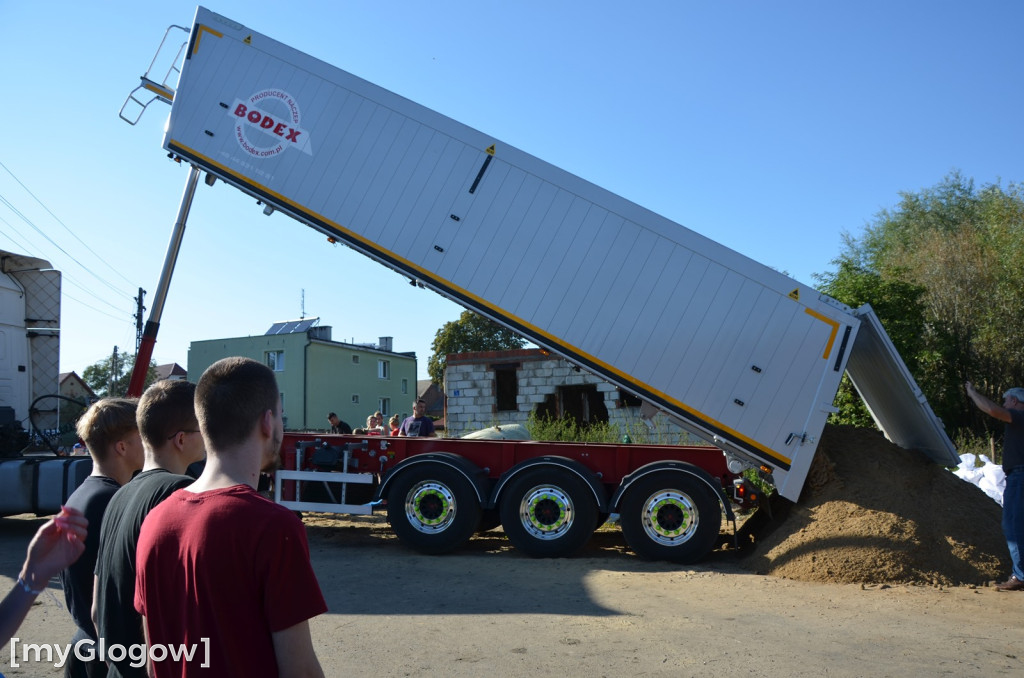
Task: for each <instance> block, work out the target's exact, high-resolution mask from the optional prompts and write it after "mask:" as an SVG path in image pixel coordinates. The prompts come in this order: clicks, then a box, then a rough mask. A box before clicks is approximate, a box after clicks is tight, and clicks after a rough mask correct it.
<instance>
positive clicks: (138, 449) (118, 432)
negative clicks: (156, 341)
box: [60, 398, 142, 678]
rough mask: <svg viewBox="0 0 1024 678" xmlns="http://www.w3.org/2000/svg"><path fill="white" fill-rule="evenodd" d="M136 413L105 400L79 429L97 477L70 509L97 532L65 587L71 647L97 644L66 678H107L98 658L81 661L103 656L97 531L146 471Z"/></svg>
mask: <svg viewBox="0 0 1024 678" xmlns="http://www.w3.org/2000/svg"><path fill="white" fill-rule="evenodd" d="M135 408H136V402H135V401H134V400H128V399H125V398H104V399H102V400H99V401H97V402H95V403H93V405H92V406H91V407H90V408H89V409H88V410H86V412H85V414H83V415H82V417H81V419H79V420H78V424H77V433H78V437H79V438H81V439H82V440H83V441H85V447H86V449H88V450H89V455H90V456H91V457H92V464H93V466H92V474H91V475H90V476H89V477H88V478H86V479H85V481H84V482H83V483H82V484H81V485H79V487H78V489H76V490H75V491H74V492H73V493H72V494H71V496H70V497H68V500H67V506H70V507H71V508H74V509H78V510H79V511H81V512H82V514H83V515H84V516H85V517H86V519H87V520H88V521H89V525H90V526H93V527H91V528H90V529H89V531H88V534H87V536H86V538H85V551H84V552H83V553H82V557H81V558H79V559H78V560H77V561H75V562H74V563H73V564H72V565H70V566H69V567H68V568H67V569H65V570H63V571H61V573H60V583H61V586H63V587H64V599H65V601H66V603H67V606H68V612H70V613H71V617H72V619H74V620H75V626H77V627H78V629H77V631H76V632H75V635H74V637H73V638H72V640H71V642H72V643H73V644H78V643H80V642H82V641H91V644H90V643H86V644H84V645H83V646H81V648H80V649H79V651H78V652H74V651H72V652H71V653H70V654H69V655H68V659H67V662H66V663H65V664H64V675H65V676H67V677H70V678H78V677H80V676H87V677H89V678H92V677H94V676H100V677H102V676H105V675H107V666H106V664H105V663H103V662H101V661H99V659H98V658H95V659H93V660H92V661H89V662H86V661H83V660H81V659H79V658H78V655H81V656H89V655H90V654H92V655H93V656H94V657H95V656H96V655H97V654H98V652H99V647H98V642H97V635H96V628H95V626H94V625H93V622H92V614H91V607H92V588H93V569H94V568H95V566H96V554H97V551H98V550H99V542H100V533H99V530H97V529H96V528H95V526H96V525H100V524H101V523H102V522H103V513H104V512H105V511H106V508H107V504H108V503H109V502H110V498H111V497H113V496H114V493H115V492H117V490H118V488H119V487H121V485H123V484H125V483H127V482H128V481H129V480H131V477H132V474H134V473H135V472H136V471H138V470H139V469H140V468H142V439H141V438H140V436H139V429H138V426H137V425H136V424H135Z"/></svg>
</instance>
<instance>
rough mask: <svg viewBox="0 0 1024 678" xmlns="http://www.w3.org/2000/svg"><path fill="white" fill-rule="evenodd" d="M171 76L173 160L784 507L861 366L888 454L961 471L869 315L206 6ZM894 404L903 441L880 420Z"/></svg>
mask: <svg viewBox="0 0 1024 678" xmlns="http://www.w3.org/2000/svg"><path fill="white" fill-rule="evenodd" d="M177 73H178V68H177V67H176V66H175V67H174V68H172V69H170V70H169V71H168V77H166V78H165V79H164V81H163V82H154V81H152V80H149V79H148V78H144V80H143V84H142V85H141V86H140V88H144V89H146V90H149V91H152V92H154V93H155V95H156V97H155V98H157V99H161V100H164V101H172V102H173V103H172V108H171V114H170V119H169V121H168V124H167V127H166V135H165V137H164V144H163V145H164V148H165V149H166V150H168V151H169V152H170V153H171V154H172V155H173V156H176V157H177V158H180V159H183V160H185V161H187V162H188V163H190V164H192V165H193V166H195V167H198V168H200V169H202V170H204V171H206V172H207V173H208V174H210V175H214V176H216V177H218V178H220V179H222V180H223V181H225V182H227V183H229V184H232V185H234V186H236V187H237V188H239V189H241V190H242V191H244V192H246V193H249V194H251V195H252V196H254V197H256V198H258V199H259V200H260V201H262V202H263V203H265V204H266V208H265V211H266V212H267V213H268V214H269V213H271V212H272V211H274V210H276V211H281V212H284V213H286V214H288V215H289V216H291V217H293V218H295V219H297V220H299V221H300V222H303V223H305V224H307V225H309V226H311V227H313V228H314V229H317V230H319V231H321V232H323V233H325V234H327V235H329V236H330V237H332V238H335V239H338V240H341V241H343V242H345V243H346V244H348V245H350V246H351V247H352V248H354V249H356V250H358V251H360V252H362V253H363V254H365V255H367V256H369V257H371V258H373V259H375V260H377V261H379V262H380V263H382V264H384V265H385V266H388V267H390V268H392V269H394V270H396V271H399V272H401V273H403V274H405V275H407V276H409V277H410V278H411V279H413V280H414V281H416V282H418V283H420V284H422V285H423V286H425V287H429V288H430V289H433V290H435V291H437V292H438V293H440V294H442V295H444V296H446V297H449V298H451V299H453V300H455V301H457V302H458V303H460V304H462V305H464V306H466V307H468V308H471V309H473V310H475V311H477V312H479V313H481V314H483V315H485V316H487V317H489V318H491V319H493V320H495V321H497V322H499V323H501V324H503V325H505V326H508V327H510V328H512V329H514V330H515V331H517V332H519V333H520V334H522V335H523V336H524V337H527V338H528V339H529V340H531V341H533V342H535V343H536V344H538V345H539V346H542V347H544V348H547V349H550V350H552V351H554V352H556V353H558V354H560V355H562V356H564V357H566V358H567V359H568V360H570V361H572V362H574V363H576V364H578V365H580V366H581V367H584V368H586V369H587V370H590V371H592V372H595V373H597V374H599V375H601V376H602V377H604V378H606V379H607V380H609V381H611V382H613V383H615V384H616V385H618V386H619V387H621V388H624V389H626V390H627V391H630V392H632V393H634V394H636V395H637V396H639V397H640V398H641V399H642V400H644V401H645V402H646V403H647V404H648V408H647V409H648V411H652V410H653V409H659V410H663V411H664V412H666V413H667V414H668V415H669V416H671V417H672V418H673V419H675V420H677V421H678V422H679V423H680V424H681V425H683V426H684V427H686V428H688V429H690V430H692V431H694V432H695V433H697V434H698V435H700V436H701V437H703V438H705V439H706V440H708V441H709V442H711V443H713V444H714V445H716V446H718V447H720V448H722V449H723V450H725V452H726V455H727V457H728V458H729V460H730V467H731V468H733V469H734V471H738V470H740V469H742V468H743V467H744V466H751V465H752V466H764V467H767V468H769V469H770V470H771V472H772V474H773V479H774V482H775V484H776V486H777V488H778V489H779V492H780V493H781V494H782V495H783V496H785V497H788V498H790V499H794V500H795V499H796V498H797V496H798V495H799V492H800V489H801V487H802V485H803V482H804V479H805V477H806V475H807V472H808V469H809V467H810V463H811V460H812V458H813V455H814V450H815V448H816V446H817V442H818V439H819V437H820V435H821V432H822V429H823V428H824V425H825V420H826V418H827V416H828V414H829V413H830V412H831V411H833V407H832V402H833V399H834V397H835V394H836V391H837V389H838V387H839V383H840V379H841V377H842V375H843V373H844V370H846V369H847V368H848V366H850V365H853V364H854V363H856V364H857V365H858V369H859V370H861V371H862V373H863V374H864V375H865V376H864V378H863V379H861V378H858V377H857V375H853V376H854V380H855V382H856V383H857V384H858V386H860V385H861V384H865V385H867V386H870V384H869V382H872V380H871V379H869V378H868V376H867V375H870V374H872V373H876V372H878V371H884V373H885V375H886V376H888V377H891V378H892V380H894V381H895V382H898V383H899V386H898V387H897V390H896V391H895V392H894V391H891V390H889V389H888V388H885V387H880V388H875V389H872V388H866V389H865V390H862V395H864V396H865V398H866V399H867V400H868V404H869V407H870V408H871V410H872V412H874V413H876V420H877V421H879V423H880V424H881V425H882V426H883V427H884V429H885V430H886V432H887V434H888V435H889V436H890V437H891V438H892V439H893V440H894V441H895V442H897V443H899V444H902V445H905V446H913V447H918V448H921V449H924V450H926V451H927V452H928V453H929V454H931V455H933V457H934V458H935V459H936V460H937V461H940V462H943V463H950V464H955V463H956V454H955V450H954V448H953V446H952V444H951V443H950V441H949V439H948V438H947V437H946V435H945V433H944V432H943V430H942V427H941V424H939V423H938V422H937V421H936V420H935V418H934V416H933V415H932V412H931V409H930V408H929V406H928V404H927V402H926V401H925V400H924V398H923V396H921V394H920V390H919V389H918V388H917V386H916V384H914V383H913V379H912V378H911V377H910V375H909V373H908V372H907V371H906V369H905V368H904V367H903V365H902V361H900V360H899V356H898V355H896V352H895V350H893V349H892V345H891V342H889V339H888V337H886V336H885V332H884V330H882V328H881V325H880V324H878V323H877V322H869V323H865V322H864V319H865V318H868V317H873V314H872V313H871V310H870V308H867V307H865V308H864V309H860V310H857V311H853V310H851V309H849V308H848V307H846V306H844V305H843V304H840V303H839V302H837V301H835V300H833V299H831V298H829V297H826V296H824V295H822V294H820V293H818V292H817V291H815V290H814V289H813V288H810V287H807V286H805V285H803V284H801V283H799V282H797V281H795V280H793V279H791V278H789V277H787V276H785V275H783V274H781V273H779V272H777V271H774V270H772V269H771V268H768V267H767V266H764V265H762V264H760V263H758V262H756V261H753V260H751V259H749V258H747V257H745V256H743V255H741V254H739V253H737V252H735V251H733V250H730V249H728V248H726V247H724V246H722V245H720V244H719V243H716V242H714V241H712V240H709V239H708V238H706V237H704V236H702V235H700V234H698V233H695V232H693V231H691V230H689V229H687V228H685V227H683V226H681V225H679V224H677V223H674V222H672V221H670V220H668V219H666V218H664V217H661V216H659V215H657V214H655V213H653V212H651V211H649V210H647V209H644V208H643V207H640V206H639V205H636V204H634V203H632V202H630V201H628V200H626V199H624V198H622V197H620V196H618V195H615V194H613V193H610V192H609V191H606V190H604V189H602V188H600V187H598V186H595V185H594V184H591V183H589V182H587V181H585V180H583V179H581V178H579V177H577V176H574V175H572V174H569V173H568V172H565V171H564V170H561V169H559V168H558V167H555V166H553V165H550V164H548V163H546V162H544V161H543V160H540V159H538V158H536V157H534V156H532V155H529V154H527V153H525V152H523V151H520V150H519V149H517V148H515V147H514V146H512V145H510V144H507V143H505V142H504V141H502V140H500V139H496V138H494V137H491V136H488V135H487V134H485V133H483V132H480V131H477V130H475V129H472V128H470V127H467V126H465V125H463V124H461V123H459V122H456V121H455V120H452V119H451V118H448V117H445V116H443V115H441V114H439V113H437V112H435V111H433V110H430V109H428V108H425V107H423V106H420V105H418V104H416V103H414V102H411V101H409V100H407V99H404V98H402V97H401V96H398V95H396V94H394V93H392V92H389V91H387V90H385V89H382V88H381V87H378V86H376V85H374V84H372V83H369V82H367V81H365V80H362V79H360V78H358V77H356V76H354V75H352V74H350V73H347V72H345V71H343V70H341V69H339V68H336V67H333V66H331V65H329V64H326V63H324V62H322V61H319V60H317V59H315V58H313V57H311V56H309V55H306V54H303V53H302V52H299V51H296V50H295V49H293V48H291V47H288V46H287V45H284V44H281V43H279V42H276V41H274V40H272V39H271V38H268V37H266V36H264V35H262V34H260V33H258V32H256V31H253V30H251V29H249V28H247V27H245V26H243V25H241V24H239V23H237V22H235V21H232V20H229V19H226V18H224V17H221V16H219V15H217V14H215V13H213V12H211V11H209V10H207V9H205V8H202V7H200V8H198V10H197V12H196V16H195V21H194V24H193V26H192V27H191V29H190V31H189V36H188V42H187V46H186V49H185V55H184V61H183V65H182V66H181V67H180V76H179V77H178V80H177V82H176V83H175V82H170V80H171V79H172V78H173V76H174V75H176V74H177ZM129 101H130V102H131V101H137V100H135V99H130V100H129ZM140 114H141V113H140ZM122 117H124V115H122ZM866 325H867V326H868V328H867V331H868V332H869V334H870V336H869V337H867V336H866V338H864V339H862V337H861V334H862V333H863V332H864V331H865V326H866ZM864 344H870V345H871V346H872V347H873V348H875V349H877V351H874V352H869V353H866V354H865V360H862V361H859V362H857V361H854V362H851V354H852V353H857V352H858V351H859V350H860V348H861V346H862V345H864ZM876 357H878V358H879V359H878V360H875V358H876ZM876 376H877V375H876ZM872 383H873V382H872ZM894 393H895V395H894ZM893 400H895V401H898V403H899V417H898V418H899V420H900V421H899V426H898V427H893V426H890V425H889V423H888V422H887V418H886V417H884V416H878V414H879V413H884V412H885V411H893V408H892V405H893V402H892V401H893Z"/></svg>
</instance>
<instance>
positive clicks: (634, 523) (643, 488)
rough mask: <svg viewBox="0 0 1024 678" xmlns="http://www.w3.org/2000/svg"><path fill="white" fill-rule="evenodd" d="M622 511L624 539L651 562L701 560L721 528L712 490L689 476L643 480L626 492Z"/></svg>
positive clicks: (667, 473)
mask: <svg viewBox="0 0 1024 678" xmlns="http://www.w3.org/2000/svg"><path fill="white" fill-rule="evenodd" d="M621 508H622V511H621V513H620V520H621V523H622V535H623V537H625V539H626V543H627V544H629V547H630V548H631V549H633V551H634V552H635V553H636V554H637V555H638V556H640V557H642V558H646V559H647V560H667V561H669V562H672V563H680V564H688V563H695V562H697V561H699V560H702V559H703V558H704V557H706V556H707V555H708V554H709V553H710V552H711V549H712V548H714V546H715V542H716V541H717V539H718V532H719V530H720V529H721V527H722V509H721V506H720V505H719V503H718V499H716V498H715V496H714V494H713V492H712V490H711V488H709V487H708V486H707V485H706V484H705V483H703V482H702V481H700V480H699V479H697V478H695V477H694V476H692V475H689V474H686V473H678V472H671V471H660V472H658V473H653V474H651V475H648V476H645V477H643V478H640V479H639V480H637V481H636V482H635V483H633V485H632V486H631V487H630V488H629V489H628V490H627V491H626V493H625V495H624V496H623V498H622V505H621Z"/></svg>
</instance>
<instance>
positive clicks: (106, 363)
mask: <svg viewBox="0 0 1024 678" xmlns="http://www.w3.org/2000/svg"><path fill="white" fill-rule="evenodd" d="M134 368H135V355H129V354H128V353H127V352H125V351H121V352H120V353H118V354H116V356H115V355H109V356H107V357H106V358H104V359H103V360H100V361H99V362H96V363H93V364H92V365H89V366H88V367H86V368H85V369H84V370H82V381H84V382H85V383H86V384H88V385H89V388H91V389H92V390H93V392H94V393H95V394H96V395H98V396H99V397H101V398H106V397H108V396H111V397H124V395H125V394H126V393H127V392H128V384H129V382H131V379H132V370H133V369H134ZM154 381H156V363H155V362H153V361H152V360H150V361H149V369H148V370H147V371H146V381H145V383H144V386H143V387H144V388H145V387H147V386H149V385H150V384H152V383H153V382H154Z"/></svg>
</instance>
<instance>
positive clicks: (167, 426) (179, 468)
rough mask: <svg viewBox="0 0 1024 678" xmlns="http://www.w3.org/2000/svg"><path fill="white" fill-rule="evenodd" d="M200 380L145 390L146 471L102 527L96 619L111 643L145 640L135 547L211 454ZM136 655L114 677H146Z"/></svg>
mask: <svg viewBox="0 0 1024 678" xmlns="http://www.w3.org/2000/svg"><path fill="white" fill-rule="evenodd" d="M195 392H196V385H195V384H192V383H189V382H187V381H168V380H163V381H158V382H156V383H155V384H153V385H152V386H150V387H149V388H148V389H146V392H145V393H143V394H142V398H141V399H140V400H139V408H138V411H137V413H136V420H137V422H138V424H139V433H141V434H142V445H143V448H144V450H145V465H144V466H143V467H142V473H140V474H138V475H137V476H135V477H134V478H132V480H131V482H129V483H128V484H127V485H125V486H124V487H122V488H121V489H120V490H118V491H117V493H116V494H115V495H114V498H113V499H111V500H110V504H109V505H108V506H107V511H106V513H105V514H104V516H103V526H102V528H99V532H100V542H99V549H100V552H99V557H98V558H97V560H96V586H95V593H94V596H95V601H94V606H93V607H94V609H93V618H94V620H95V622H96V630H97V632H98V633H99V637H100V638H103V639H104V640H105V641H106V645H107V647H110V646H112V645H115V644H117V645H122V646H124V647H131V646H132V645H139V646H141V645H143V644H144V643H145V642H146V638H145V635H144V634H143V631H142V617H141V615H139V613H138V612H136V611H135V548H136V545H137V544H138V542H139V531H140V529H141V528H142V521H143V519H144V518H145V517H146V516H147V515H148V514H149V512H150V511H151V510H153V507H155V506H156V505H157V504H159V503H160V502H162V501H163V500H164V499H166V498H167V497H168V496H170V494H171V493H172V492H174V491H175V490H178V489H181V488H182V487H186V486H187V485H191V484H192V482H193V480H194V478H191V477H189V476H187V475H185V470H186V469H187V468H188V466H189V464H192V463H194V462H197V461H200V460H202V459H203V457H205V456H206V448H205V445H204V444H203V437H202V436H201V435H200V434H199V422H198V421H197V420H196V412H195V406H194V404H193V398H194V396H195ZM133 663H134V664H139V663H140V662H138V661H135V660H133V659H132V658H131V657H130V656H128V657H124V658H123V659H122V660H121V661H113V660H109V668H110V671H109V673H108V674H107V675H108V676H135V677H137V678H146V665H145V663H142V665H141V666H132V664H133Z"/></svg>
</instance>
